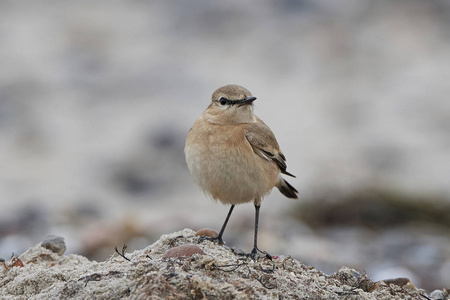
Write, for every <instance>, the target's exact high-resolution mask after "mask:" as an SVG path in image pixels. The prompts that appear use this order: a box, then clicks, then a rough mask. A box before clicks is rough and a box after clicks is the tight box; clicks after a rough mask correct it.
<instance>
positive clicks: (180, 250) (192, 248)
mask: <svg viewBox="0 0 450 300" xmlns="http://www.w3.org/2000/svg"><path fill="white" fill-rule="evenodd" d="M194 254H202V255H204V254H205V252H203V250H202V249H200V247H199V246H196V245H181V246H178V247H173V248H170V249H169V250H167V251H166V252H164V255H163V256H162V258H174V257H175V258H176V257H183V256H192V255H194Z"/></svg>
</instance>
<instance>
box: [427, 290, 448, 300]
mask: <svg viewBox="0 0 450 300" xmlns="http://www.w3.org/2000/svg"><path fill="white" fill-rule="evenodd" d="M430 298H431V299H435V300H446V299H447V296H446V295H445V293H444V292H443V291H441V290H434V291H432V292H431V294H430Z"/></svg>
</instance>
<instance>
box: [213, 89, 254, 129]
mask: <svg viewBox="0 0 450 300" xmlns="http://www.w3.org/2000/svg"><path fill="white" fill-rule="evenodd" d="M255 100H256V97H254V96H253V95H252V93H250V92H249V91H248V90H247V89H246V88H244V87H242V86H239V85H236V84H229V85H225V86H223V87H220V88H218V89H217V90H215V91H214V93H213V94H212V98H211V104H210V105H209V106H208V108H207V109H206V111H205V117H206V118H207V120H208V121H210V122H212V123H216V124H241V123H250V122H252V121H253V101H255Z"/></svg>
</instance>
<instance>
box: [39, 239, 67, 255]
mask: <svg viewBox="0 0 450 300" xmlns="http://www.w3.org/2000/svg"><path fill="white" fill-rule="evenodd" d="M41 247H44V248H47V249H49V250H51V251H53V252H55V253H57V254H58V255H63V254H64V252H65V251H66V243H65V242H64V238H63V237H61V236H57V235H49V236H47V237H46V238H45V240H43V241H42V243H41Z"/></svg>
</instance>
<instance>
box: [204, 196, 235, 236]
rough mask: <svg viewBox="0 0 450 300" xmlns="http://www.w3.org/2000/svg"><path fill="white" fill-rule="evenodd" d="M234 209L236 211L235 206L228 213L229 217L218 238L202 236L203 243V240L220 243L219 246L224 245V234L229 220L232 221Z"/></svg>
mask: <svg viewBox="0 0 450 300" xmlns="http://www.w3.org/2000/svg"><path fill="white" fill-rule="evenodd" d="M233 209H234V205H231V207H230V210H229V211H228V215H227V217H226V219H225V222H224V223H223V225H222V229H220V232H219V235H218V236H216V237H207V236H202V237H201V241H202V240H211V241H214V242H218V243H219V245H223V239H222V236H223V233H224V231H225V228H226V227H227V224H228V220H229V219H230V216H231V213H232V212H233Z"/></svg>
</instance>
